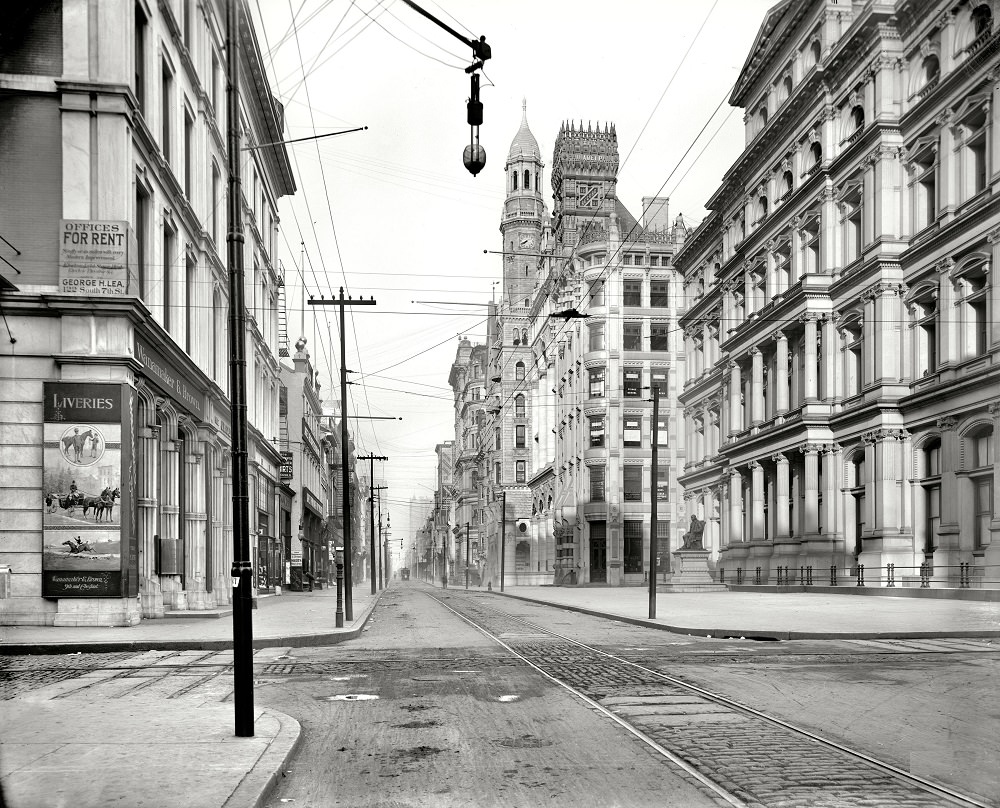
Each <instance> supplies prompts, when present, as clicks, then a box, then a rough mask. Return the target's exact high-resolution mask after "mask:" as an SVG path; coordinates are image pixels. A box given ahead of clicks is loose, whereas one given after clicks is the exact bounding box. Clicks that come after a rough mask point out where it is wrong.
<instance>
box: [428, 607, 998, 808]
mask: <svg viewBox="0 0 1000 808" xmlns="http://www.w3.org/2000/svg"><path fill="white" fill-rule="evenodd" d="M426 594H427V595H428V597H430V598H432V599H433V600H435V601H437V602H438V603H439V604H441V605H442V606H444V607H445V608H446V609H448V610H449V611H451V612H452V613H453V614H455V615H456V616H458V617H459V618H460V619H462V620H464V621H466V622H467V623H469V624H470V625H472V626H474V627H475V628H477V629H478V630H479V631H481V632H482V633H484V634H486V635H487V636H488V637H490V638H491V639H492V640H493V641H494V642H496V643H498V644H499V645H501V646H502V647H504V648H505V649H507V650H508V651H509V652H510V653H511V654H514V655H515V656H517V657H519V658H520V659H523V660H524V662H525V663H526V664H528V665H530V666H531V667H532V668H534V669H535V670H537V671H538V672H539V673H541V674H542V675H543V676H545V677H546V678H547V679H549V680H551V681H552V682H554V683H556V684H558V685H559V686H561V687H563V688H565V689H566V690H568V691H570V692H571V693H573V694H574V695H575V696H577V697H578V698H579V699H581V700H582V701H584V702H585V703H586V704H587V705H588V706H590V707H592V708H594V709H596V710H598V711H599V712H601V713H602V714H603V715H606V716H607V717H608V718H610V719H611V720H613V721H615V722H616V723H617V724H619V725H620V726H622V727H623V728H624V729H626V730H627V731H628V732H630V733H631V734H633V735H634V736H636V737H637V738H638V739H639V740H641V741H642V742H643V743H645V744H647V745H648V746H650V747H651V748H653V749H654V750H656V751H657V752H659V753H660V754H661V755H663V756H664V757H666V758H667V759H668V760H670V761H671V762H672V763H674V764H675V765H678V766H680V767H681V768H682V769H683V770H684V771H686V772H688V773H689V774H691V775H692V776H694V777H696V778H697V779H698V780H699V782H702V783H703V784H705V785H706V786H708V787H710V788H712V790H713V791H714V792H715V793H717V794H719V796H721V797H723V798H724V799H726V800H727V801H729V802H730V804H732V805H749V804H770V803H771V800H770V798H769V797H767V796H763V797H761V796H756V792H755V788H754V784H753V783H752V782H746V781H747V779H748V778H745V777H744V778H743V780H744V782H742V783H741V782H740V778H739V774H738V773H736V772H734V771H732V770H730V771H725V766H724V765H720V764H719V762H718V761H715V762H714V767H713V763H712V762H711V761H710V762H709V763H708V764H706V763H705V761H704V760H702V759H700V756H698V753H697V745H696V744H690V743H689V745H688V756H689V757H691V755H690V749H691V748H695V750H696V753H695V759H696V760H698V763H699V765H693V764H692V763H690V762H688V760H686V759H685V757H684V754H683V752H682V753H681V754H677V753H675V752H673V751H671V750H670V749H668V748H667V746H666V745H665V744H662V743H660V742H659V741H658V740H657V739H656V738H654V737H652V736H651V735H650V734H649V733H648V732H646V731H643V729H642V728H640V727H638V726H636V725H635V723H634V722H633V721H630V720H629V719H628V718H625V717H622V716H620V715H618V714H617V713H616V712H615V711H614V710H611V709H609V708H608V707H606V706H605V705H603V704H600V703H599V702H598V701H597V700H596V698H595V697H594V696H592V695H588V694H587V693H585V692H584V690H583V688H580V687H577V686H574V685H573V684H571V683H570V681H568V680H569V679H572V678H573V673H574V672H573V671H571V670H569V669H570V668H571V667H574V668H578V667H579V666H580V664H581V663H583V664H584V665H586V663H587V661H588V659H592V658H593V657H594V656H595V655H597V656H598V657H601V658H603V659H604V661H605V663H607V662H612V663H615V664H617V665H618V666H624V667H625V668H627V669H631V670H632V671H633V673H634V674H638V675H637V676H625V677H624V678H621V677H620V676H619V677H618V679H619V680H618V681H614V682H612V687H613V688H614V687H629V686H648V685H649V684H651V683H654V682H655V683H659V684H661V685H668V686H669V687H668V689H667V692H666V693H663V695H664V696H667V697H670V696H672V695H675V694H676V693H678V692H682V693H688V694H690V695H692V696H693V697H695V699H698V700H702V701H707V702H710V703H712V704H715V705H719V706H721V707H723V708H725V709H726V710H729V711H731V712H732V713H736V714H739V715H740V716H743V717H745V718H746V719H747V720H748V721H749V722H758V726H759V722H764V723H765V724H766V725H767V726H769V727H771V732H770V733H769V734H770V736H773V738H774V739H776V741H777V742H778V743H780V742H781V737H780V734H781V733H784V734H785V735H786V736H787V735H791V736H792V737H794V738H799V739H800V740H802V741H805V742H806V743H807V744H810V745H818V746H820V747H822V748H825V749H828V750H834V751H835V752H836V753H838V754H839V755H841V756H844V757H845V758H846V759H848V760H850V761H856V762H860V763H862V764H864V765H865V766H866V767H868V768H869V769H870V770H872V771H875V772H878V773H881V774H882V775H885V776H887V777H888V778H890V779H891V780H893V781H895V782H897V783H898V784H900V785H903V786H906V787H908V788H909V789H910V793H903V794H901V795H900V797H901V801H900V804H906V805H926V806H935V805H939V804H940V802H938V801H937V800H940V799H942V798H943V799H945V800H948V801H949V803H950V804H957V805H967V806H977V807H978V808H988V806H989V803H986V802H983V801H981V800H980V799H979V798H977V797H974V796H970V795H967V794H962V793H960V792H958V791H955V790H953V789H951V788H949V787H948V786H945V785H942V784H940V783H936V782H933V781H931V780H927V779H925V778H922V777H920V776H918V775H914V774H911V773H910V772H907V771H904V770H903V769H900V768H898V767H897V766H895V765H893V764H891V763H888V762H886V761H883V760H879V759H878V758H875V757H873V756H871V755H869V754H868V753H866V752H864V751H863V750H859V749H854V748H851V747H849V746H847V745H845V744H842V743H839V742H837V741H834V740H831V739H829V738H826V737H824V736H821V735H819V734H817V733H815V732H812V731H810V730H808V729H805V728H803V727H799V726H796V725H795V724H792V723H791V722H788V721H785V720H784V719H781V718H777V717H775V716H772V715H769V714H767V713H764V712H762V711H760V710H757V709H755V708H753V707H750V706H748V705H746V704H742V703H740V702H738V701H736V700H735V699H731V698H729V697H727V696H724V695H721V694H719V693H713V692H711V691H709V690H706V689H705V688H702V687H700V686H698V685H695V684H692V683H690V682H686V681H684V680H683V679H680V678H677V677H675V676H670V675H669V674H666V673H663V672H662V671H658V670H654V669H652V668H649V667H646V666H645V665H643V664H640V663H639V662H635V661H633V660H631V659H628V658H626V657H623V656H620V655H617V654H613V653H610V652H608V651H604V650H601V649H600V648H597V647H595V646H590V645H587V644H586V643H582V642H580V641H578V640H574V639H572V638H571V637H567V636H565V635H563V634H560V633H559V632H557V631H553V630H550V629H546V628H544V627H541V626H538V625H537V624H535V623H532V622H531V621H530V620H528V619H526V618H522V617H516V616H514V615H511V614H509V613H507V612H504V611H502V610H500V609H498V608H496V607H494V606H486V605H485V604H483V603H482V600H481V599H478V600H477V602H475V603H465V604H463V605H464V607H465V609H466V610H467V611H469V612H472V613H473V614H474V615H475V616H474V617H472V616H469V615H468V614H463V613H462V612H461V611H459V610H458V609H457V608H453V607H452V606H451V605H449V604H448V603H446V602H445V600H443V599H442V598H441V597H438V596H437V595H436V594H434V593H431V592H427V593H426ZM452 598H456V599H462V596H461V595H457V596H456V595H451V596H450V597H449V598H448V599H449V600H451V599H452ZM486 610H489V612H491V613H492V614H490V615H483V614H475V613H476V612H477V611H479V612H482V611H486ZM491 622H492V623H497V622H499V623H500V624H501V625H502V628H497V627H495V626H490V625H488V624H489V623H491ZM512 624H515V625H517V624H519V625H520V627H521V634H518V632H517V631H516V630H515V631H512V630H511V629H512V628H513V626H512ZM525 628H528V629H530V630H531V640H532V642H530V643H529V642H524V643H520V644H519V643H518V642H517V641H516V637H517V636H525V633H524V629H525ZM501 635H513V636H507V638H506V639H501ZM539 635H545V636H547V637H551V638H553V639H554V640H559V641H561V643H562V644H561V645H558V646H557V645H554V644H552V643H546V642H544V641H539V640H540V639H541V638H540V637H539ZM567 647H568V648H571V649H573V650H575V651H576V652H577V657H578V658H577V659H573V658H572V656H573V655H572V653H567ZM553 651H556V652H560V653H561V655H562V656H563V660H562V661H560V660H559V659H558V655H556V658H555V659H553V658H552V657H553ZM581 651H582V652H584V654H585V655H586V656H583V657H580V654H579V652H581ZM908 653H913V652H912V651H908ZM920 653H931V654H936V653H948V652H947V651H939V650H930V651H926V652H920ZM959 653H962V654H963V655H964V653H970V652H968V651H964V652H959ZM972 653H974V652H972ZM531 656H534V657H535V660H534V661H533V660H532V659H531ZM858 656H859V657H862V658H863V659H865V660H867V661H872V657H873V656H875V655H858ZM885 656H889V657H895V652H890V653H889V654H885ZM704 661H706V662H708V661H710V660H708V659H706V660H704ZM740 661H747V660H744V659H741V660H740ZM768 661H778V660H776V659H774V658H769V659H768ZM546 668H548V670H547V669H546ZM560 668H562V670H560ZM553 670H554V672H553ZM609 672H610V668H609V669H608V670H603V669H602V670H601V671H600V673H601V674H602V675H605V676H607V674H608V673H609ZM591 673H592V672H591V671H588V672H587V673H586V674H585V675H586V676H588V677H589V676H590V675H591ZM612 676H615V674H614V673H612ZM647 677H648V678H647ZM577 678H579V675H577ZM583 687H584V688H587V685H586V684H584V686H583ZM591 689H592V688H591ZM670 691H673V693H671V692H670ZM595 695H597V694H595ZM599 696H600V698H605V697H606V694H604V693H600V694H599ZM633 700H634V699H633ZM664 704H665V702H657V703H654V706H663V705H664ZM661 715H662V713H661ZM676 715H677V716H678V725H683V724H684V723H685V722H684V717H685V713H684V711H683V710H680V711H679V712H677V713H676ZM686 723H687V724H689V725H688V726H685V727H684V729H685V733H684V734H685V739H686V736H688V735H691V734H692V730H693V729H694V728H695V727H694V725H693V723H692V722H690V720H688V721H687V722H686ZM712 724H717V725H718V726H720V727H724V728H723V729H721V730H720V729H718V728H715V729H708V730H706V727H710V726H711V725H712ZM697 728H698V730H699V731H701V732H702V733H703V734H705V735H706V737H708V735H709V734H710V733H711V732H713V731H715V732H723V733H725V734H726V736H727V737H730V738H731V739H732V742H730V744H729V745H730V746H731V747H733V746H734V745H735V744H739V743H745V744H749V743H752V742H753V740H759V739H760V738H761V736H762V734H763V733H761V732H760V730H759V729H757V730H755V729H753V728H752V727H749V729H743V728H742V727H739V728H737V727H735V726H733V725H732V724H728V722H723V721H718V722H712V721H700V722H698V725H697ZM660 729H662V727H661V728H660ZM741 730H742V735H741ZM774 730H778V732H777V733H775V732H774ZM663 734H665V735H667V736H668V737H669V736H670V735H671V733H670V731H669V729H668V730H666V731H664V732H663ZM674 734H675V735H676V734H677V733H674ZM672 740H681V739H680V738H674V739H672ZM679 745H681V746H683V745H684V744H683V743H681V744H679ZM779 765H780V764H779ZM702 769H705V770H707V771H708V772H710V773H711V776H709V775H707V774H706V773H705V772H704V771H702ZM845 769H848V771H845V772H844V776H843V777H842V778H840V779H842V780H843V783H847V785H843V783H842V785H843V787H844V788H846V789H847V790H846V791H845V793H844V795H843V803H842V804H843V805H850V804H851V801H850V796H851V795H850V793H849V792H850V781H849V778H850V776H851V774H850V771H849V767H848V766H845ZM720 775H721V776H720ZM713 778H714V779H713ZM720 779H721V780H725V781H726V784H725V786H723V785H721V784H720V783H719V780H720ZM795 785H796V786H797V787H798V790H800V791H802V790H804V789H808V788H811V787H814V786H815V784H810V783H808V782H803V781H802V780H801V779H800V780H797V781H796V782H795ZM788 790H789V789H784V790H783V794H784V796H785V797H786V798H787V797H788V796H789V795H788ZM921 795H923V796H925V797H933V798H934V799H935V801H934V802H927V801H926V800H922V799H921ZM744 800H749V802H746V801H744ZM810 802H811V800H810V799H809V798H808V797H807V796H806V795H805V794H803V796H802V802H801V803H796V802H794V800H791V801H790V800H788V799H786V800H783V802H782V804H787V805H792V804H803V805H805V804H809V803H810ZM838 804H840V803H838Z"/></svg>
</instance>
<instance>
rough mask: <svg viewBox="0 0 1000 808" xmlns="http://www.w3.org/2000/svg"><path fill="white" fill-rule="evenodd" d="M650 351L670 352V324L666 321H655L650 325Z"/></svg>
mask: <svg viewBox="0 0 1000 808" xmlns="http://www.w3.org/2000/svg"><path fill="white" fill-rule="evenodd" d="M649 349H650V350H651V351H669V350H670V324H669V323H668V322H666V321H665V320H653V322H652V323H650V326H649Z"/></svg>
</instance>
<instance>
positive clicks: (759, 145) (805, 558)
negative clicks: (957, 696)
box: [675, 0, 1000, 586]
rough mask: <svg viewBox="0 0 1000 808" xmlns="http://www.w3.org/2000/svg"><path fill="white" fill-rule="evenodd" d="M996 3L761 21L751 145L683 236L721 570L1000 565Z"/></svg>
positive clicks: (703, 477)
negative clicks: (704, 212)
mask: <svg viewBox="0 0 1000 808" xmlns="http://www.w3.org/2000/svg"><path fill="white" fill-rule="evenodd" d="M997 12H998V8H997V4H996V3H995V2H980V1H977V0H963V2H959V3H943V2H931V1H930V0H897V1H896V2H846V1H845V0H841V1H840V2H837V1H836V0H825V1H824V2H814V1H813V2H806V1H805V0H793V1H791V2H785V3H781V4H779V5H777V6H775V8H774V9H773V10H772V11H771V12H770V13H769V14H768V16H767V17H766V19H765V20H764V23H763V25H762V26H761V30H760V32H759V34H758V37H757V41H756V42H755V43H754V47H753V50H752V51H751V53H750V55H749V56H748V58H747V61H746V64H745V65H744V67H743V70H742V72H741V74H740V77H739V80H738V81H737V84H736V87H735V90H734V92H733V94H732V97H731V103H732V104H733V105H734V106H737V107H739V108H741V109H743V110H744V111H745V122H746V147H745V150H744V151H743V153H742V154H741V155H740V157H739V158H738V159H737V160H736V162H735V163H734V164H733V166H732V167H731V168H730V169H729V171H728V172H727V173H726V175H725V177H724V179H723V181H722V184H721V186H720V187H719V188H718V190H717V191H716V192H715V193H714V195H713V196H712V197H711V199H710V200H709V202H708V207H709V209H710V210H711V215H710V216H708V217H707V218H706V219H705V221H704V222H703V223H702V224H701V226H700V227H699V228H698V229H697V231H696V232H695V233H694V234H693V235H692V236H691V237H690V238H689V239H688V240H687V242H686V244H685V245H684V247H683V249H681V250H680V252H679V253H678V255H677V256H676V257H675V264H676V267H677V269H678V270H679V271H680V272H681V273H683V276H684V289H685V298H686V303H687V310H686V312H685V314H684V316H683V317H682V319H681V326H682V327H683V329H684V339H685V345H686V352H687V355H688V363H687V376H686V379H685V382H684V389H683V392H682V394H681V396H680V402H681V405H682V407H683V412H684V421H685V431H686V434H687V435H688V456H687V458H686V464H685V466H684V473H683V476H682V483H683V485H684V489H685V496H686V498H687V499H688V502H689V504H690V509H691V510H692V511H693V512H695V513H696V514H698V515H699V516H700V518H703V519H705V520H707V523H708V530H710V531H711V532H712V533H713V534H714V535H715V536H717V537H718V540H717V544H716V546H715V548H714V550H715V552H714V555H715V557H716V559H717V560H716V565H717V567H718V570H717V573H718V577H719V578H720V579H723V580H724V581H725V582H726V583H735V582H736V581H737V580H741V581H743V582H744V583H772V584H787V583H796V582H798V583H803V582H804V583H809V582H813V583H820V582H822V583H826V582H827V579H828V577H829V578H830V579H832V580H837V579H843V577H844V576H848V575H851V576H857V578H858V581H860V580H861V579H862V576H864V582H865V583H866V584H868V585H872V584H874V585H879V584H882V585H888V584H896V585H899V584H900V583H902V582H903V581H904V579H909V580H911V581H918V580H919V579H920V577H921V576H924V578H925V580H931V579H932V580H933V582H934V583H935V584H945V585H954V586H959V585H968V584H969V582H970V581H972V582H973V584H975V583H982V582H984V581H991V582H992V584H993V585H994V586H995V585H997V582H998V580H1000V574H998V570H1000V566H998V564H1000V556H998V555H997V553H998V552H1000V550H998V545H997V542H996V539H997V537H998V536H1000V521H998V519H1000V504H998V497H1000V484H998V482H1000V477H998V475H1000V466H998V465H997V462H996V453H995V443H996V434H997V428H998V426H1000V395H998V394H1000V367H998V361H1000V325H998V323H1000V317H998V311H1000V309H998V304H1000V295H998V287H997V284H996V279H995V277H994V274H995V273H993V272H992V271H991V269H992V267H993V266H994V265H995V263H996V260H997V257H998V252H1000V247H998V240H1000V207H998V205H997V204H996V199H995V196H996V194H997V192H998V190H1000V163H998V155H1000V127H998V125H997V124H998V114H997V106H998V101H1000V84H998V76H1000V32H998V24H997V23H998V13H997ZM803 578H805V579H806V580H805V581H803V580H802V579H803Z"/></svg>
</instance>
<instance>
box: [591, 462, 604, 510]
mask: <svg viewBox="0 0 1000 808" xmlns="http://www.w3.org/2000/svg"><path fill="white" fill-rule="evenodd" d="M605 473H606V471H605V468H604V466H590V501H591V502H604V483H605V480H604V478H605Z"/></svg>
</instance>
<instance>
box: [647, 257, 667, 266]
mask: <svg viewBox="0 0 1000 808" xmlns="http://www.w3.org/2000/svg"><path fill="white" fill-rule="evenodd" d="M649 265H650V266H651V267H658V266H659V265H660V256H658V255H651V256H649ZM664 266H666V264H664Z"/></svg>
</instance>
